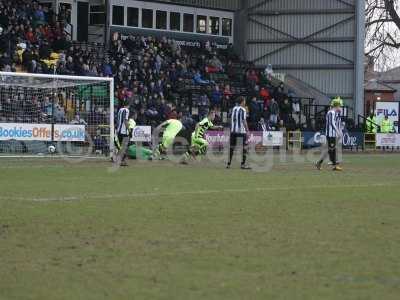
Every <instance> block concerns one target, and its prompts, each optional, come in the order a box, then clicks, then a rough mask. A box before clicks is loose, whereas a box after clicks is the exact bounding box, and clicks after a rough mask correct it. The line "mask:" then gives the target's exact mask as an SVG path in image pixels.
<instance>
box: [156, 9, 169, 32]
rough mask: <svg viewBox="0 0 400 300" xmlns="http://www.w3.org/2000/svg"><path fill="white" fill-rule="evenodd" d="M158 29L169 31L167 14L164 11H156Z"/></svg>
mask: <svg viewBox="0 0 400 300" xmlns="http://www.w3.org/2000/svg"><path fill="white" fill-rule="evenodd" d="M156 28H157V29H167V12H166V11H162V10H157V11H156Z"/></svg>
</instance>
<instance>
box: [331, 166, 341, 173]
mask: <svg viewBox="0 0 400 300" xmlns="http://www.w3.org/2000/svg"><path fill="white" fill-rule="evenodd" d="M332 171H338V172H341V171H343V168H342V167H339V166H335V167H334V168H333V169H332Z"/></svg>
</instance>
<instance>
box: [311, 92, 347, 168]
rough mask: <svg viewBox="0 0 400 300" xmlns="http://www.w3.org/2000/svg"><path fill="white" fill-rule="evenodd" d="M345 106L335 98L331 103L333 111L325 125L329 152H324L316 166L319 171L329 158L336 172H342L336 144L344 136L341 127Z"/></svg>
mask: <svg viewBox="0 0 400 300" xmlns="http://www.w3.org/2000/svg"><path fill="white" fill-rule="evenodd" d="M342 106H343V101H342V99H340V98H339V97H338V98H335V99H333V100H332V102H331V109H330V110H329V111H328V113H327V114H326V118H325V119H326V120H325V121H326V124H325V137H326V143H327V145H328V150H327V151H323V152H322V155H321V158H320V160H319V161H318V162H317V163H316V164H315V165H316V167H317V169H318V170H321V167H322V163H323V162H324V160H325V159H326V158H327V157H328V156H329V159H330V160H331V162H332V165H333V170H334V171H342V168H341V167H339V166H338V163H337V157H336V144H337V142H338V139H341V138H342V136H343V133H342V129H341V127H342V125H341V123H342V122H341V117H340V114H341V107H342Z"/></svg>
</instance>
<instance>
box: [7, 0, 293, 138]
mask: <svg viewBox="0 0 400 300" xmlns="http://www.w3.org/2000/svg"><path fill="white" fill-rule="evenodd" d="M64 29H65V13H64V14H62V15H61V17H60V16H56V15H55V14H54V12H53V11H52V10H51V9H48V8H46V7H42V6H41V5H40V4H39V3H37V2H35V1H29V0H24V1H4V0H0V68H1V70H3V71H16V70H17V69H19V68H20V69H22V70H24V71H28V72H31V73H51V74H52V73H57V74H63V75H83V76H105V77H111V76H112V77H114V79H115V91H114V92H115V95H114V99H115V104H116V106H117V105H118V103H119V102H120V101H122V100H128V101H129V103H130V104H131V111H132V112H133V114H134V115H135V118H136V120H137V124H139V125H156V124H158V123H160V122H162V121H164V120H165V119H168V118H176V117H178V116H180V115H186V116H188V117H191V118H194V119H198V118H201V117H202V116H205V115H206V114H207V112H208V110H209V109H215V110H216V111H217V115H218V119H219V120H221V122H227V117H225V118H224V114H225V116H229V110H230V109H231V108H232V107H233V106H234V104H235V101H236V98H237V97H238V96H240V95H244V96H246V97H247V99H248V112H249V124H250V127H251V129H253V130H262V129H269V130H275V129H279V128H280V127H287V128H289V129H295V128H296V126H298V124H297V123H296V121H295V119H294V118H293V115H296V114H299V113H300V106H299V103H298V102H297V101H296V97H295V95H294V94H293V93H292V92H291V91H287V90H286V89H285V86H284V85H283V83H281V84H280V85H278V86H275V85H273V83H272V73H273V71H272V66H268V68H267V69H266V70H258V69H256V68H255V67H252V66H249V65H247V66H246V67H241V68H237V67H235V66H236V65H237V64H238V63H240V61H239V60H238V58H237V57H236V55H235V54H234V52H233V49H232V48H231V46H229V47H228V49H224V50H221V49H217V48H216V45H213V44H212V43H210V42H207V43H204V44H203V45H202V47H201V48H185V47H183V46H180V45H179V44H178V42H177V41H175V40H172V39H167V38H154V37H143V36H133V35H129V36H127V37H124V38H122V37H121V35H113V37H112V41H111V43H110V47H109V49H108V51H104V49H101V48H96V47H89V46H88V45H81V44H75V45H74V44H73V43H71V42H70V41H69V38H68V34H66V32H65V30H64ZM217 75H223V76H217ZM32 94H34V93H32V92H31V93H28V94H26V93H25V94H22V95H20V94H18V95H13V96H10V97H1V102H0V119H3V120H14V121H21V122H33V121H35V122H36V121H37V122H46V121H48V119H49V118H53V117H54V119H55V120H56V121H57V122H64V123H65V122H67V123H69V122H82V119H83V120H85V119H86V121H83V122H85V123H86V122H87V123H89V124H101V123H102V122H105V123H106V122H107V119H106V116H107V113H108V104H104V105H103V106H102V105H70V106H68V99H67V98H68V95H65V94H64V95H63V94H60V95H57V96H56V98H57V99H49V98H50V97H51V96H43V97H40V98H35V97H32V96H31V95H32ZM82 101H84V100H82ZM73 102H75V101H73ZM49 103H50V104H49ZM52 103H54V106H55V107H54V108H53V107H51V105H53V104H52ZM50 107H51V109H50Z"/></svg>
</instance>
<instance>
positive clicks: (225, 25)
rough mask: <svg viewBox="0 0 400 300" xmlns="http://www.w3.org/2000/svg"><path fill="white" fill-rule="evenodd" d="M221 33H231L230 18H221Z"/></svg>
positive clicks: (227, 34)
mask: <svg viewBox="0 0 400 300" xmlns="http://www.w3.org/2000/svg"><path fill="white" fill-rule="evenodd" d="M222 35H224V36H231V35H232V19H226V18H223V19H222Z"/></svg>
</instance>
